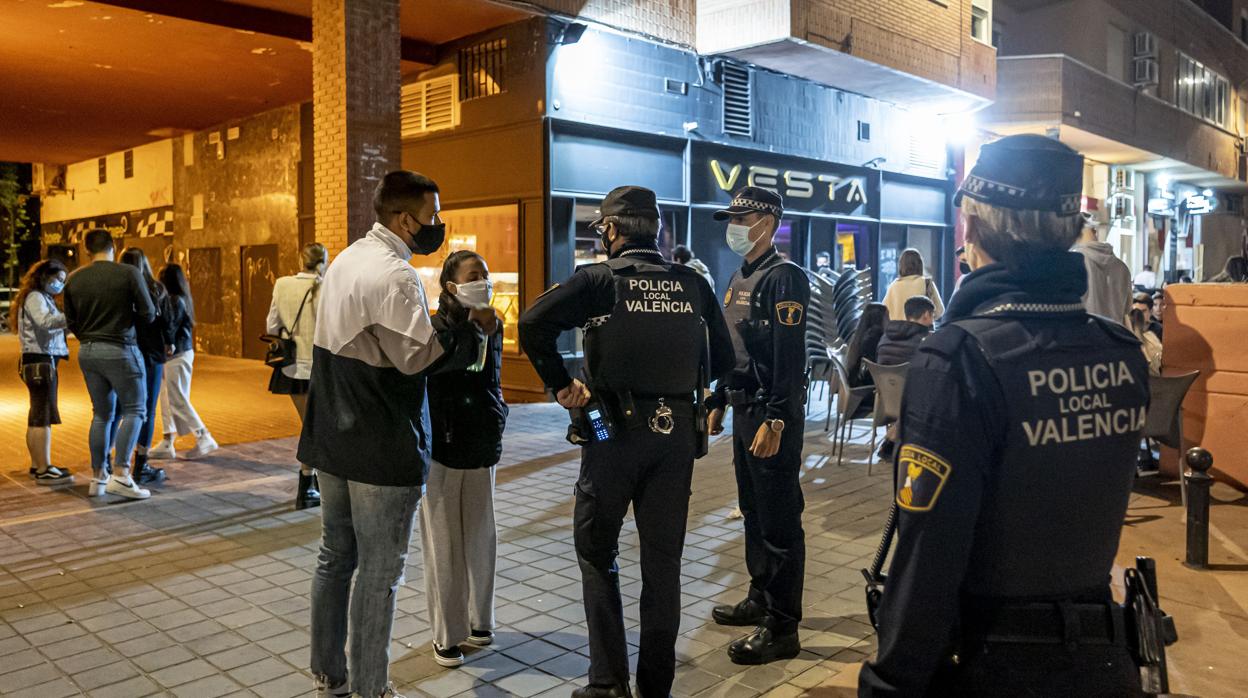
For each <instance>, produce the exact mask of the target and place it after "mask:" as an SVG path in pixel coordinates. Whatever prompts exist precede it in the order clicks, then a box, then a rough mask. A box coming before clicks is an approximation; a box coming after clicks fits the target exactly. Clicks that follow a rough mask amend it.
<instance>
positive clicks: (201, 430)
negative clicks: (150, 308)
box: [148, 264, 218, 458]
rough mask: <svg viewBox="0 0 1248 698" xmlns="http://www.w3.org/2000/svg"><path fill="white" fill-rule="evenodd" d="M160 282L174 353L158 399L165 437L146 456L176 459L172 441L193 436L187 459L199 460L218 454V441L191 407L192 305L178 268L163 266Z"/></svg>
mask: <svg viewBox="0 0 1248 698" xmlns="http://www.w3.org/2000/svg"><path fill="white" fill-rule="evenodd" d="M160 282H161V283H162V284H164V285H165V290H166V291H168V292H169V298H170V303H171V305H172V310H173V312H172V314H171V315H170V317H169V324H170V326H171V327H172V328H173V353H172V354H170V355H169V360H168V361H167V362H165V390H164V392H163V393H162V394H161V396H160V413H161V415H162V416H163V417H164V433H165V436H164V438H163V439H161V441H160V444H158V445H157V446H156V447H155V448H153V449H152V450H151V451H148V455H149V456H151V457H152V458H176V457H177V452H176V451H175V450H174V447H173V440H174V439H175V438H177V437H178V436H186V435H187V434H194V435H195V446H194V447H192V448H191V450H190V451H188V452H187V453H186V454H185V457H186V458H199V457H201V456H206V455H208V454H209V453H212V452H213V451H215V450H217V448H218V447H217V440H216V439H214V438H212V434H210V433H209V432H208V428H207V427H205V426H204V422H203V420H202V419H200V418H199V413H198V412H196V411H195V406H194V405H192V404H191V374H192V372H193V371H194V369H195V340H194V335H193V330H194V327H195V301H194V300H192V298H191V285H190V284H189V283H187V280H186V272H184V271H182V267H181V266H180V265H178V264H166V265H165V268H164V269H161V270H160Z"/></svg>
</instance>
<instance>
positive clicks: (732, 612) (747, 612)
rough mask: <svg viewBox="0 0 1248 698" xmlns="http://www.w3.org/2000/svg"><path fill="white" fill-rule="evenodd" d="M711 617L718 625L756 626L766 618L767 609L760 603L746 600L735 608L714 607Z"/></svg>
mask: <svg viewBox="0 0 1248 698" xmlns="http://www.w3.org/2000/svg"><path fill="white" fill-rule="evenodd" d="M711 617H712V618H714V619H715V622H716V623H718V624H719V625H739V626H749V625H758V624H759V623H762V622H763V619H764V618H766V617H767V609H765V608H763V605H762V604H761V603H758V602H757V601H755V600H753V599H750V598H747V599H746V600H744V601H742V602H741V603H739V604H737V605H736V606H716V607H715V608H713V609H711Z"/></svg>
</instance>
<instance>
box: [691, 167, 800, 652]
mask: <svg viewBox="0 0 1248 698" xmlns="http://www.w3.org/2000/svg"><path fill="white" fill-rule="evenodd" d="M783 213H784V201H783V199H781V198H780V195H779V194H776V193H775V192H772V191H769V190H767V189H760V188H758V187H745V188H743V189H741V190H740V191H738V192H737V193H736V194H735V195H734V196H733V199H732V205H730V206H729V207H728V208H726V209H724V210H722V211H717V212H716V213H715V218H716V219H717V220H725V219H726V220H728V231H727V237H728V246H729V247H730V248H732V251H733V252H736V253H737V254H739V255H741V256H742V257H744V258H745V262H744V264H742V266H741V268H740V269H739V270H738V271H737V272H736V273H734V274H733V276H732V282H731V283H729V285H728V293H727V294H726V295H725V296H724V317H725V319H726V320H727V322H728V326H729V329H730V332H731V334H732V344H733V349H734V351H735V354H736V362H735V364H734V366H733V368H732V370H731V371H729V372H728V375H727V376H726V377H724V378H722V379H721V380H720V382H719V386H718V388H717V391H716V393H715V395H713V396H712V398H711V399H710V400H709V401H708V403H707V404H708V405H709V406H710V407H711V408H712V410H711V414H710V424H709V425H708V430H709V431H710V433H712V434H718V433H719V432H721V431H723V418H724V409H725V408H726V407H732V408H733V419H732V434H733V435H732V450H733V464H734V466H735V468H736V475H737V493H738V497H739V500H740V505H741V513H742V514H744V515H745V564H746V567H748V568H749V572H750V590H749V595H748V596H747V597H746V598H745V599H744V600H743V601H741V602H740V603H738V604H736V605H735V606H719V607H716V608H715V609H713V610H712V617H713V618H714V619H715V622H716V623H719V624H720V625H735V626H755V629H754V631H753V632H752V633H750V634H749V635H747V636H745V637H743V638H741V639H739V640H737V641H736V642H733V643H732V644H731V645H729V647H728V655H729V657H730V658H731V659H732V661H734V662H736V663H739V664H763V663H766V662H770V661H773V660H776V659H788V658H791V657H795V656H797V653H798V652H799V651H800V650H801V646H800V644H799V642H798V639H797V625H798V622H799V621H801V619H802V584H803V580H804V577H805V569H806V540H805V533H804V532H803V531H802V509H803V507H804V505H805V504H804V501H803V499H802V488H801V484H800V482H799V477H800V475H801V462H802V431H803V429H802V427H803V424H804V421H805V419H804V408H803V403H804V399H805V395H806V390H805V375H806V306H807V304H808V303H809V302H810V285H809V282H808V281H807V279H806V274H805V272H803V271H802V269H801V268H800V267H798V266H797V265H796V264H793V263H792V262H787V261H785V260H784V259H783V258H782V257H781V256H780V253H779V252H777V251H776V248H775V246H774V245H773V244H772V238H773V237H774V236H775V233H776V228H777V226H779V224H780V217H781V216H782V215H783Z"/></svg>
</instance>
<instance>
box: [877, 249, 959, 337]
mask: <svg viewBox="0 0 1248 698" xmlns="http://www.w3.org/2000/svg"><path fill="white" fill-rule="evenodd" d="M914 296H927V297H928V298H929V299H931V301H932V306H933V307H934V308H935V309H936V310H935V311H934V312H933V314H932V316H933V317H934V318H935V319H937V320H939V319H940V316H941V314H942V313H944V312H945V304H944V303H942V302H941V301H940V293H939V292H938V291H937V290H936V284H934V283H932V279H931V277H929V276H927V274H925V273H924V271H923V255H922V254H920V253H919V251H918V250H916V249H914V248H912V247H911V248H907V249H905V250H902V252H901V257H900V258H899V259H898V260H897V278H896V279H894V280H893V283H891V284H889V285H888V292H887V293H885V294H884V305H885V306H886V307H887V308H888V319H889V320H897V321H901V320H905V319H906V301H907V300H909V299H910V298H912V297H914Z"/></svg>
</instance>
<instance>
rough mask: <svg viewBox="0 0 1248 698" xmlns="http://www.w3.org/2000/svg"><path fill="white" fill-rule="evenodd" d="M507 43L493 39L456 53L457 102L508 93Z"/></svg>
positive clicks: (504, 40)
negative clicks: (457, 54)
mask: <svg viewBox="0 0 1248 698" xmlns="http://www.w3.org/2000/svg"><path fill="white" fill-rule="evenodd" d="M506 78H507V40H506V39H496V40H494V41H487V42H485V43H481V44H477V45H476V46H472V47H469V48H464V49H460V50H459V101H461V102H466V101H468V100H470V99H480V98H481V97H489V96H491V95H497V94H502V93H503V92H506V91H507V88H506Z"/></svg>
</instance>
